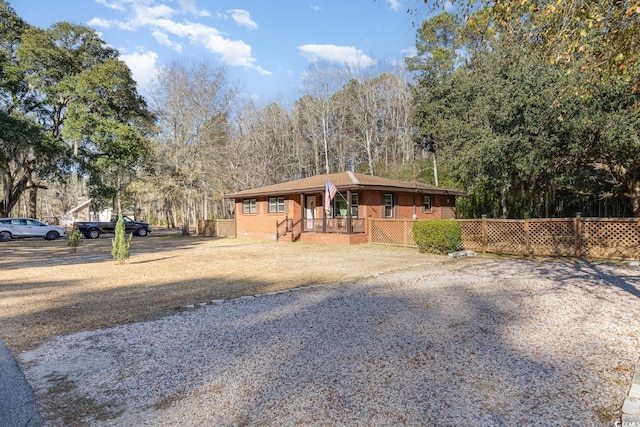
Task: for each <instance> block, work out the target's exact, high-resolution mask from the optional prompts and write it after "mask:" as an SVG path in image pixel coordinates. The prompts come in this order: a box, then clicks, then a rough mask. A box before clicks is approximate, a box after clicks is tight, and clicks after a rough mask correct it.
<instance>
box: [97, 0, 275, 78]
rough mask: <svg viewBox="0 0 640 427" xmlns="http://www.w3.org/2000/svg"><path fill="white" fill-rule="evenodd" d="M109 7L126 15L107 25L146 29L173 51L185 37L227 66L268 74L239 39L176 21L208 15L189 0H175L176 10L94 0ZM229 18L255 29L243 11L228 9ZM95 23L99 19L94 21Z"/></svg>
mask: <svg viewBox="0 0 640 427" xmlns="http://www.w3.org/2000/svg"><path fill="white" fill-rule="evenodd" d="M96 1H98V2H100V3H101V4H105V5H107V1H108V2H109V3H108V4H109V5H110V6H109V7H112V8H114V9H115V8H117V7H125V6H126V7H127V9H126V10H128V11H129V12H130V16H128V17H127V19H126V20H117V21H116V20H114V21H110V22H109V24H110V25H111V26H115V27H117V28H119V29H121V30H126V31H139V30H148V31H149V32H150V34H151V35H152V36H153V37H154V38H155V40H156V41H157V42H158V43H160V44H162V45H164V46H169V47H171V48H172V49H174V50H177V51H181V49H182V40H180V39H186V40H188V41H189V42H190V43H191V44H193V45H196V46H201V47H204V48H205V49H207V50H208V51H210V52H212V53H215V54H217V55H219V56H220V57H221V59H222V61H223V62H224V63H225V64H227V65H230V66H239V67H244V68H249V69H253V70H256V71H257V72H259V73H260V74H264V75H270V74H271V72H270V71H268V70H265V69H264V68H262V67H261V66H259V65H257V64H256V62H257V61H256V59H255V58H254V57H253V56H252V55H251V46H250V45H249V44H247V43H245V42H244V41H242V40H232V39H229V38H227V37H225V36H224V35H223V34H222V33H221V32H220V31H218V29H216V28H214V27H211V26H208V25H204V24H200V23H197V22H190V21H187V20H179V19H178V17H179V16H181V15H185V14H195V15H197V16H210V15H209V13H208V12H206V11H204V10H198V9H197V7H196V3H195V1H193V0H177V3H178V4H179V7H180V8H179V9H173V8H171V7H169V6H167V5H166V4H158V5H155V4H156V3H155V0H96ZM229 13H230V14H231V18H232V19H233V20H234V21H235V22H236V23H237V24H238V25H242V26H244V27H247V28H250V29H256V28H258V25H257V24H256V23H255V22H254V21H253V20H252V19H251V15H250V14H249V12H247V11H246V10H241V9H234V10H230V11H229ZM96 22H99V21H96Z"/></svg>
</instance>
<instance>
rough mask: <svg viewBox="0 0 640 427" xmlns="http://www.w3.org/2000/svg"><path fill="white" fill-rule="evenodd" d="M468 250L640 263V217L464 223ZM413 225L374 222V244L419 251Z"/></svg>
mask: <svg viewBox="0 0 640 427" xmlns="http://www.w3.org/2000/svg"><path fill="white" fill-rule="evenodd" d="M457 221H458V223H459V224H460V226H461V228H462V240H463V245H464V249H467V250H474V251H478V252H491V253H497V254H513V255H541V256H575V257H585V258H606V259H640V218H582V217H576V218H558V219H556V218H554V219H488V218H482V219H459V220H457ZM415 222H416V221H413V220H388V219H370V220H369V241H370V242H371V243H379V244H388V245H398V246H416V245H415V242H414V241H413V232H412V230H413V224H414V223H415Z"/></svg>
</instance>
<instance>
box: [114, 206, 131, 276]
mask: <svg viewBox="0 0 640 427" xmlns="http://www.w3.org/2000/svg"><path fill="white" fill-rule="evenodd" d="M115 232H116V237H114V238H113V240H112V247H111V255H112V256H113V257H114V258H115V259H117V260H118V264H124V263H125V262H127V260H128V259H129V247H130V246H131V238H132V237H133V233H132V234H130V235H129V238H128V239H127V238H126V237H125V227H124V219H123V218H122V211H121V210H120V209H118V222H117V223H116V230H115Z"/></svg>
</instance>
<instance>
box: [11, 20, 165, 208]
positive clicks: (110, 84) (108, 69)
mask: <svg viewBox="0 0 640 427" xmlns="http://www.w3.org/2000/svg"><path fill="white" fill-rule="evenodd" d="M16 55H17V60H18V64H19V66H20V68H21V70H22V72H23V75H24V78H25V81H26V82H27V83H28V84H29V85H30V87H31V88H32V92H33V93H34V94H35V101H36V105H35V107H36V108H33V109H32V110H31V111H28V112H27V114H28V115H29V116H30V117H33V119H34V120H36V121H37V122H38V123H40V124H41V126H42V127H43V130H44V132H45V133H46V134H48V135H49V136H50V137H51V138H53V139H54V140H55V141H59V142H60V143H62V144H64V146H66V147H67V148H68V149H69V150H70V154H68V153H64V155H66V157H63V156H61V158H60V160H65V161H67V162H69V163H71V162H73V164H74V166H73V171H74V173H76V174H87V175H88V176H89V182H90V186H91V190H92V195H93V196H100V195H103V196H107V197H113V196H114V195H115V194H116V193H118V192H119V191H121V190H122V188H118V183H126V182H127V181H128V180H127V179H123V176H125V177H126V176H127V175H128V174H131V173H133V171H134V170H135V169H136V167H137V166H139V165H140V164H141V162H142V161H143V160H144V155H145V152H146V146H145V141H146V137H147V136H148V135H149V134H150V131H151V123H152V119H153V118H152V115H151V114H150V113H149V112H148V110H147V108H146V104H145V102H144V100H143V98H142V97H141V96H139V95H138V94H137V89H136V84H135V81H134V80H133V79H132V77H131V72H130V70H129V69H128V67H127V66H126V65H125V64H124V63H123V62H122V61H120V60H119V59H118V54H117V52H116V51H115V50H114V49H112V48H110V47H108V46H106V45H105V43H104V42H103V41H102V40H101V39H100V38H99V37H98V35H97V34H96V33H95V31H93V30H92V29H90V28H88V27H85V26H81V25H74V24H69V23H66V22H61V23H57V24H54V25H53V26H52V27H50V28H49V29H47V30H40V29H37V28H29V29H27V30H26V31H25V32H24V33H23V35H22V38H21V41H20V44H19V46H18V48H17V51H16Z"/></svg>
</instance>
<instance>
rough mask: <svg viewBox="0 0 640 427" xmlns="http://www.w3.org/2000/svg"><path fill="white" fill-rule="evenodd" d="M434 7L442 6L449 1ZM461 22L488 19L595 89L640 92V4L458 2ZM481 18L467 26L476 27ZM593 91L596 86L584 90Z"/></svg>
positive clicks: (597, 0) (629, 0)
mask: <svg viewBox="0 0 640 427" xmlns="http://www.w3.org/2000/svg"><path fill="white" fill-rule="evenodd" d="M422 2H424V3H433V4H434V5H436V6H439V5H441V4H442V3H443V2H444V1H443V0H439V1H436V2H430V1H428V0H423V1H421V2H420V3H422ZM452 3H453V4H454V7H455V9H457V11H458V13H457V14H458V15H459V16H460V17H468V16H471V15H473V13H474V11H478V10H482V14H483V15H482V16H483V17H484V18H486V19H488V20H490V21H492V23H493V24H494V25H495V26H496V27H497V30H498V31H499V32H500V33H501V34H503V35H510V36H512V37H513V35H515V34H517V35H518V37H516V38H513V40H514V41H516V40H517V41H522V40H525V41H529V42H535V43H536V44H537V45H538V46H539V47H538V48H539V50H540V52H542V53H543V54H544V56H545V60H546V61H548V62H549V63H550V64H552V65H560V66H561V67H562V68H564V69H566V70H568V71H569V72H572V73H577V74H581V75H583V76H585V77H586V79H587V80H588V81H590V82H591V83H596V82H604V83H607V84H611V82H612V81H613V82H615V81H617V80H623V81H624V82H625V85H626V86H627V88H629V89H631V90H632V91H633V92H637V91H639V90H640V57H639V56H638V50H639V47H640V1H638V0H622V1H606V0H593V1H588V2H585V1H582V0H563V1H558V0H480V1H477V0H455V1H452ZM477 19H478V15H475V16H473V17H472V18H471V19H469V20H467V24H468V25H469V26H471V27H473V26H474V25H475V24H476V23H477ZM578 87H579V88H581V89H583V90H587V91H588V90H589V89H590V86H588V85H582V86H578Z"/></svg>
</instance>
